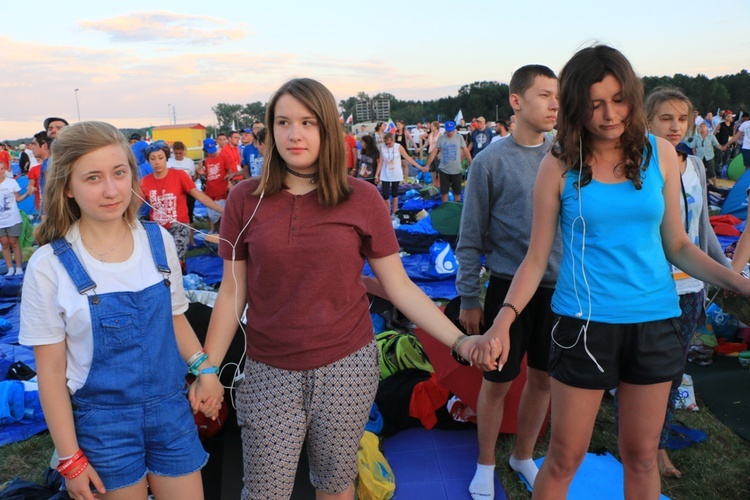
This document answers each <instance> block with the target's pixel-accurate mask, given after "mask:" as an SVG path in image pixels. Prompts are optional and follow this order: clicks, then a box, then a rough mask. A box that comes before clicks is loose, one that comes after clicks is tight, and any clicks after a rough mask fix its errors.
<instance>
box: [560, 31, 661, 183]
mask: <svg viewBox="0 0 750 500" xmlns="http://www.w3.org/2000/svg"><path fill="white" fill-rule="evenodd" d="M607 75H612V76H613V77H615V78H616V79H617V81H618V82H619V83H620V85H621V86H622V91H621V95H622V99H623V101H624V102H626V103H628V105H629V106H630V115H629V116H628V118H627V120H626V122H625V131H624V132H623V134H622V136H621V137H620V145H619V147H620V148H622V150H623V156H624V161H623V164H622V168H623V171H624V173H625V177H626V178H627V179H628V180H630V181H632V182H633V184H634V185H635V188H636V189H641V184H642V180H641V171H642V170H644V171H645V169H646V167H647V165H648V163H649V160H650V158H651V146H650V144H649V142H648V137H647V136H646V116H645V113H644V112H643V82H641V79H640V78H638V76H637V75H636V74H635V71H634V70H633V67H632V66H631V65H630V62H629V61H628V60H627V59H626V58H625V56H624V55H623V54H622V53H621V52H620V51H619V50H617V49H614V48H612V47H609V46H607V45H595V46H593V47H587V48H585V49H581V50H579V51H578V52H577V53H576V54H575V55H574V56H573V57H572V58H571V59H570V61H568V62H567V63H566V64H565V67H564V68H563V69H562V71H561V72H560V80H559V81H560V111H559V113H558V117H557V128H558V134H557V138H556V145H555V147H554V148H553V149H552V154H553V155H554V156H555V157H556V158H558V159H560V161H562V162H563V163H564V164H565V172H569V171H578V170H581V181H580V186H576V187H577V188H578V189H580V188H581V187H583V186H585V185H586V184H588V183H589V182H591V178H592V172H591V165H589V164H588V163H587V161H588V158H590V157H591V156H592V151H591V146H590V144H589V141H588V140H587V139H588V137H589V132H588V130H587V129H586V127H585V124H586V122H587V121H588V120H589V119H590V118H591V115H592V114H593V107H592V103H591V95H590V90H591V86H592V85H593V84H595V83H598V82H601V81H602V80H603V79H604V78H605V77H606V76H607ZM581 158H583V165H581Z"/></svg>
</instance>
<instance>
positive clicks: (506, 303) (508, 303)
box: [500, 302, 521, 319]
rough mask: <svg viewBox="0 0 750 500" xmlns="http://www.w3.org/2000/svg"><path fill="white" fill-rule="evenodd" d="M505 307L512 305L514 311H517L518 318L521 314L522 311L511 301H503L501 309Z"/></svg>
mask: <svg viewBox="0 0 750 500" xmlns="http://www.w3.org/2000/svg"><path fill="white" fill-rule="evenodd" d="M503 307H510V308H511V309H513V312H514V313H516V319H518V317H519V316H520V315H521V313H520V312H519V311H518V308H517V307H516V306H514V305H513V304H511V303H510V302H503V305H501V306H500V309H502V308H503Z"/></svg>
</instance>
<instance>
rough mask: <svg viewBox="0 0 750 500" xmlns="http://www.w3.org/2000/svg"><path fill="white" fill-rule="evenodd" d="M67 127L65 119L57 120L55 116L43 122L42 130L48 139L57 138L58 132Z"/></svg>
mask: <svg viewBox="0 0 750 500" xmlns="http://www.w3.org/2000/svg"><path fill="white" fill-rule="evenodd" d="M67 125H68V120H66V119H65V118H58V117H57V116H50V117H49V118H47V119H46V120H44V130H46V131H47V136H48V137H49V138H50V139H54V138H55V137H57V134H58V132H60V130H62V129H63V127H66V126H67Z"/></svg>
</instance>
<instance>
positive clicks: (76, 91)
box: [74, 89, 81, 122]
mask: <svg viewBox="0 0 750 500" xmlns="http://www.w3.org/2000/svg"><path fill="white" fill-rule="evenodd" d="M79 90H80V89H75V90H74V92H75V94H76V111H77V112H78V121H79V122H80V121H81V107H80V106H79V105H78V91H79Z"/></svg>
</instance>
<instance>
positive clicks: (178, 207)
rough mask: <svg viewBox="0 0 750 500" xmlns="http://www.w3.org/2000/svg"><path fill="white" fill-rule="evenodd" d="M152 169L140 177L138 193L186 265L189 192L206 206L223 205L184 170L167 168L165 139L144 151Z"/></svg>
mask: <svg viewBox="0 0 750 500" xmlns="http://www.w3.org/2000/svg"><path fill="white" fill-rule="evenodd" d="M146 157H147V158H148V161H149V163H150V164H151V168H153V169H154V172H153V173H151V174H148V175H147V176H145V177H144V178H143V179H141V193H142V196H143V198H144V199H145V200H146V202H147V203H148V205H149V206H150V207H151V211H150V212H149V218H150V219H151V220H152V221H155V222H157V223H158V224H159V225H160V226H162V227H164V229H166V230H167V231H169V234H171V235H172V237H173V238H174V242H175V245H176V246H177V255H178V256H179V258H180V262H181V263H182V265H183V269H184V264H185V253H186V252H187V248H188V243H189V242H190V232H191V230H192V228H191V227H190V225H189V224H190V219H189V217H188V208H187V196H186V195H188V194H189V195H191V196H192V197H194V198H195V199H196V200H198V201H200V202H201V203H203V204H204V205H205V206H206V207H208V208H210V209H212V210H215V211H217V212H219V213H222V212H223V211H224V208H223V207H221V206H219V205H217V204H216V203H215V202H214V201H213V200H212V199H211V198H209V197H208V196H206V195H205V194H204V193H202V192H201V191H200V190H198V188H196V187H195V183H194V182H193V179H191V178H190V176H189V175H188V174H187V173H185V171H183V170H175V169H173V168H167V160H168V159H169V146H168V145H167V143H166V142H164V141H156V142H155V143H153V144H152V145H151V147H150V148H149V149H148V150H147V151H146Z"/></svg>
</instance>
